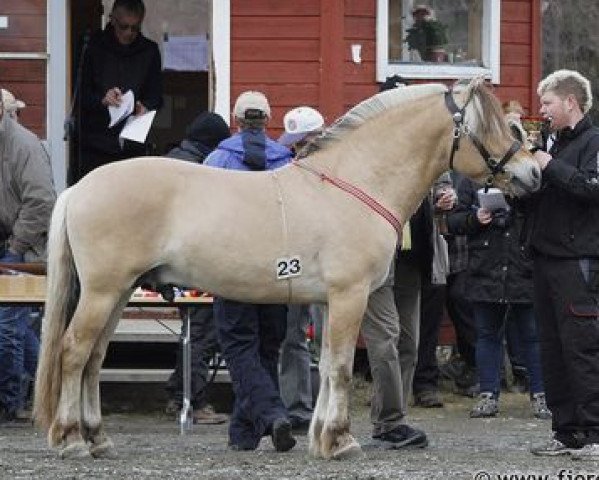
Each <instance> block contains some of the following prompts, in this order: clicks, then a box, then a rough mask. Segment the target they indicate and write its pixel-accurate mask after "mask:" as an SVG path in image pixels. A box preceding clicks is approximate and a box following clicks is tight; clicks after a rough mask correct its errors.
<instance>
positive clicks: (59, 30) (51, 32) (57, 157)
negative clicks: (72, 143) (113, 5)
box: [46, 0, 70, 192]
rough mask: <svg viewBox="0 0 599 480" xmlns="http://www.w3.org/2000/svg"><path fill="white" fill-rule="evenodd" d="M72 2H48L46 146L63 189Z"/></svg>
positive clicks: (65, 163)
mask: <svg viewBox="0 0 599 480" xmlns="http://www.w3.org/2000/svg"><path fill="white" fill-rule="evenodd" d="M69 6H70V2H69V1H66V2H55V1H52V0H48V3H47V15H48V16H47V18H48V20H47V31H48V40H47V47H46V49H47V53H48V64H47V69H46V85H47V88H46V146H47V149H48V152H49V154H50V159H51V161H52V171H53V172H54V185H55V186H56V190H57V191H58V192H61V191H62V190H64V189H65V188H66V184H67V180H66V179H67V163H68V151H69V148H68V142H67V141H65V140H64V138H63V137H64V122H65V119H66V117H67V111H68V106H67V98H68V97H67V91H68V88H69V82H67V74H68V72H67V52H68V51H69V49H70V47H69V44H68V42H67V39H68V37H69V29H67V20H68V18H69V13H68V12H69V11H70V10H69Z"/></svg>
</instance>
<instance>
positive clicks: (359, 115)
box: [297, 83, 447, 158]
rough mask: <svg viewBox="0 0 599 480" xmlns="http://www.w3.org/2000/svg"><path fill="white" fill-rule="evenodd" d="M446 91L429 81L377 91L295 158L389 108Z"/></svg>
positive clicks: (312, 151)
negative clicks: (427, 82)
mask: <svg viewBox="0 0 599 480" xmlns="http://www.w3.org/2000/svg"><path fill="white" fill-rule="evenodd" d="M446 91H447V87H446V86H445V85H442V84H440V83H429V84H425V85H411V86H409V87H399V88H393V89H391V90H385V91H384V92H380V93H377V94H376V95H373V96H372V97H370V98H367V99H366V100H364V101H362V102H360V103H359V104H357V105H356V106H355V107H353V108H352V109H351V110H349V111H348V112H347V113H346V114H345V115H343V116H342V117H339V118H338V119H337V120H336V121H335V122H334V123H333V124H331V125H330V126H329V127H328V128H326V129H325V130H324V132H323V133H322V134H320V135H319V136H317V137H316V138H315V139H314V140H312V141H311V142H310V143H309V144H308V145H306V147H304V148H303V149H301V150H300V151H299V152H298V155H297V158H304V157H307V156H308V155H310V154H312V153H314V152H316V151H319V150H323V149H325V148H326V147H327V146H329V145H330V144H331V143H333V142H335V141H337V140H339V139H341V138H342V137H343V136H345V135H346V134H347V133H349V132H351V131H353V130H355V129H356V128H358V127H360V126H361V125H363V124H364V123H365V122H366V121H367V120H369V119H371V118H373V117H376V116H377V115H379V114H381V113H383V112H385V111H386V110H389V109H390V108H393V107H396V106H398V105H401V104H403V103H407V102H409V101H411V100H415V99H417V98H421V97H426V96H428V95H433V94H438V93H443V92H446Z"/></svg>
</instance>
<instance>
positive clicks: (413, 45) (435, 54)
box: [406, 18, 447, 62]
mask: <svg viewBox="0 0 599 480" xmlns="http://www.w3.org/2000/svg"><path fill="white" fill-rule="evenodd" d="M407 33H408V34H407V36H406V43H407V44H408V49H410V50H417V51H418V53H419V54H420V58H421V59H422V60H424V61H426V62H444V61H445V60H446V59H447V53H446V51H445V46H446V45H447V25H445V24H443V23H442V22H440V21H439V20H435V19H433V18H423V19H421V20H419V21H416V22H414V25H412V26H411V27H410V28H408V29H407Z"/></svg>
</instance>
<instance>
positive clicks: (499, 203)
mask: <svg viewBox="0 0 599 480" xmlns="http://www.w3.org/2000/svg"><path fill="white" fill-rule="evenodd" d="M477 194H478V203H479V205H480V206H481V207H483V208H486V209H487V210H489V211H490V212H494V211H496V210H501V209H503V210H509V209H510V207H509V205H508V204H507V202H506V201H505V196H504V195H503V193H502V192H501V190H499V189H498V188H489V190H488V191H487V192H486V193H485V189H484V188H481V189H480V190H479V191H478V192H477Z"/></svg>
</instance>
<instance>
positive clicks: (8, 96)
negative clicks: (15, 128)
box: [0, 88, 27, 122]
mask: <svg viewBox="0 0 599 480" xmlns="http://www.w3.org/2000/svg"><path fill="white" fill-rule="evenodd" d="M0 93H1V94H2V103H3V104H4V112H5V113H6V115H8V116H9V117H10V118H12V119H13V120H16V121H17V122H18V121H19V110H22V109H23V108H25V107H26V106H27V105H26V104H25V102H23V101H22V100H18V99H17V98H15V96H14V95H13V94H12V93H10V92H9V91H8V90H6V89H4V88H2V89H0Z"/></svg>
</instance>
